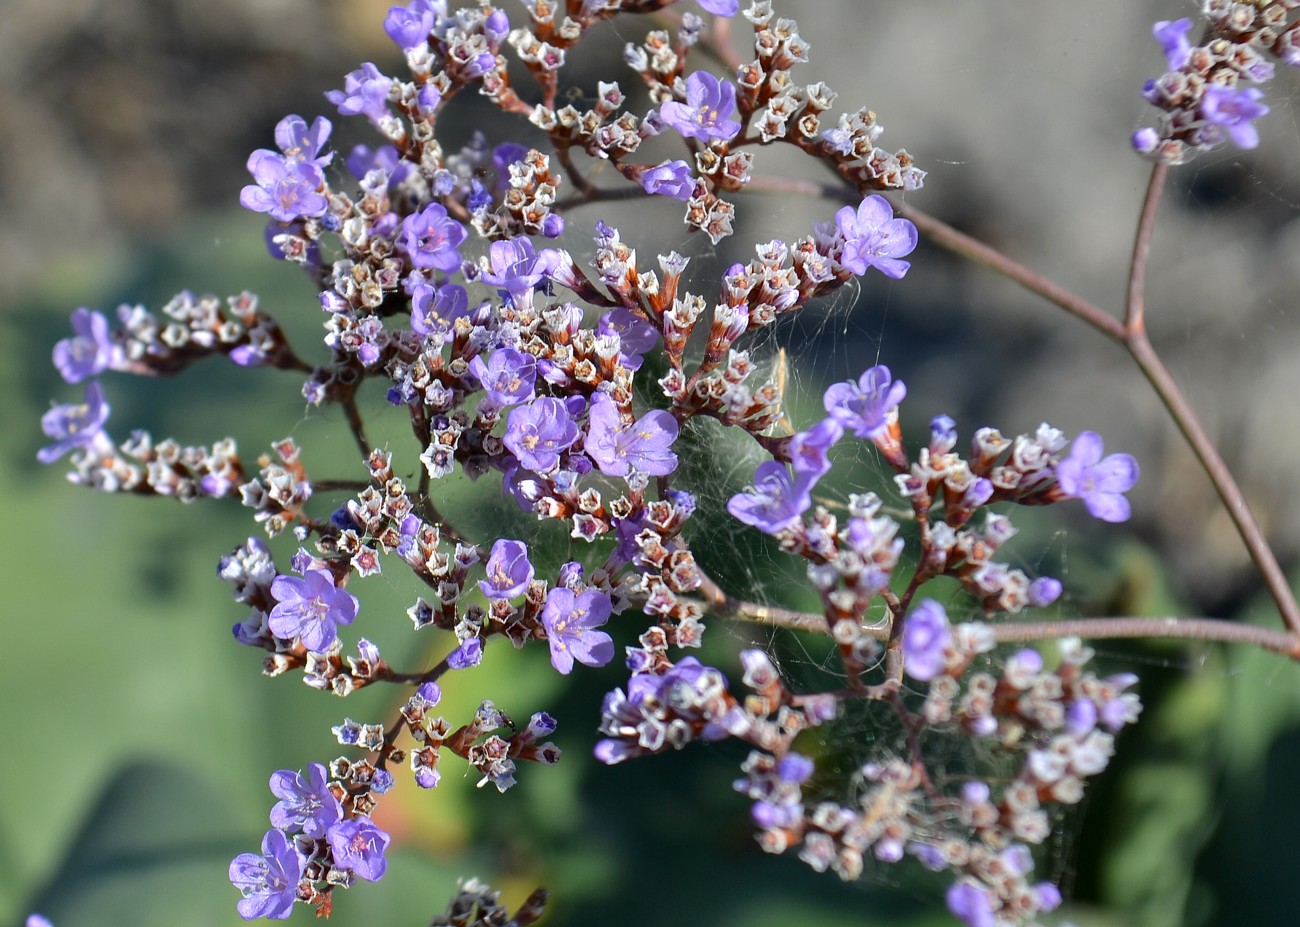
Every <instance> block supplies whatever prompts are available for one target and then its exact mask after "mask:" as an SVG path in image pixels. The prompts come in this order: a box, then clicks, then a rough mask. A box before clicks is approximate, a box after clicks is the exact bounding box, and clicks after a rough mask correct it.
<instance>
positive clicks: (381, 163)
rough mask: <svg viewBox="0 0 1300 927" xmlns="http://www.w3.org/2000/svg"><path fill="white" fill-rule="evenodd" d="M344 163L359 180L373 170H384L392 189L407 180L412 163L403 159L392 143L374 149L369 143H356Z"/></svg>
mask: <svg viewBox="0 0 1300 927" xmlns="http://www.w3.org/2000/svg"><path fill="white" fill-rule="evenodd" d="M344 163H345V165H346V167H347V169H348V171H349V172H350V173H351V174H352V176H353V177H355V178H357V180H364V179H365V176H366V175H367V174H369V173H370V172H371V171H383V172H384V174H385V175H386V176H387V177H388V186H389V188H390V189H391V188H392V187H394V186H396V185H397V184H399V183H401V182H402V181H403V180H405V179H406V175H407V174H409V173H410V171H411V163H410V162H409V161H403V160H402V156H401V154H400V153H399V152H398V150H397V148H395V147H394V146H392V145H380V146H379V147H378V148H373V149H372V148H371V147H370V146H369V145H355V146H353V148H352V153H351V154H349V155H348V158H347V161H346V162H344Z"/></svg>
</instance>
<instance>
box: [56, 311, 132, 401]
mask: <svg viewBox="0 0 1300 927" xmlns="http://www.w3.org/2000/svg"><path fill="white" fill-rule="evenodd" d="M119 353H120V352H119V350H118V348H117V347H116V346H115V345H114V344H113V340H112V338H111V336H110V335H109V330H108V318H107V317H106V316H105V315H104V314H103V313H102V312H93V311H91V310H90V309H77V310H75V311H74V312H73V313H72V337H71V338H64V339H63V340H62V341H60V342H59V343H58V344H56V345H55V346H54V366H55V368H56V369H57V370H58V371H59V374H60V375H61V376H62V377H63V379H64V380H66V381H68V382H69V383H80V382H81V381H82V380H84V379H86V378H87V377H93V376H97V375H98V374H101V373H103V372H104V371H105V370H107V369H108V368H109V367H111V366H112V365H113V362H114V361H115V360H116V359H117V357H118V354H119Z"/></svg>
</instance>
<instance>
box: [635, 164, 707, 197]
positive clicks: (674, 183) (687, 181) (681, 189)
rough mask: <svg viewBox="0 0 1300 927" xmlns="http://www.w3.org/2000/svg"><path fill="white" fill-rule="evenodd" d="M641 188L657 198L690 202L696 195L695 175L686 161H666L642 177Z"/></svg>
mask: <svg viewBox="0 0 1300 927" xmlns="http://www.w3.org/2000/svg"><path fill="white" fill-rule="evenodd" d="M641 187H642V189H644V190H645V192H646V193H650V194H654V195H656V196H671V197H672V198H673V199H677V200H689V199H690V198H691V196H693V195H694V193H695V175H694V174H692V173H691V166H690V165H689V164H687V163H686V162H685V161H664V162H663V163H662V164H657V165H655V166H654V167H652V168H650V169H649V170H647V171H646V172H645V173H644V174H642V175H641Z"/></svg>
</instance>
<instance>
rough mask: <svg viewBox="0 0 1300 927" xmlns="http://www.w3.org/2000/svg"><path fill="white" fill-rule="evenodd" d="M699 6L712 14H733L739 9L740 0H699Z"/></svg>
mask: <svg viewBox="0 0 1300 927" xmlns="http://www.w3.org/2000/svg"><path fill="white" fill-rule="evenodd" d="M700 6H701V7H703V8H704V11H705V12H706V13H712V14H713V15H714V16H735V15H736V11H737V10H739V9H740V0H700Z"/></svg>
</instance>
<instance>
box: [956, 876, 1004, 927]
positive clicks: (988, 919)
mask: <svg viewBox="0 0 1300 927" xmlns="http://www.w3.org/2000/svg"><path fill="white" fill-rule="evenodd" d="M944 900H945V901H947V903H948V910H949V911H950V912H952V915H953V917H956V918H957V919H958V920H960V921H961V922H962V923H963V924H965V925H966V927H994V924H996V923H997V922H996V921H995V920H994V919H993V900H992V899H991V898H989V893H988V892H987V891H985V890H984V889H982V888H980V887H979V886H978V885H976V884H975V883H973V882H954V883H953V884H952V885H950V886H948V892H947V894H946V895H945V898H944Z"/></svg>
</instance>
